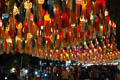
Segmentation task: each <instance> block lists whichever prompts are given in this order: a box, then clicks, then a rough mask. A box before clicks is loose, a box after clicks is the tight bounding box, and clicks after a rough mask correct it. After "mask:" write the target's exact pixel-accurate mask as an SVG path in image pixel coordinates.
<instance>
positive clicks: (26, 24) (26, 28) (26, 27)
mask: <svg viewBox="0 0 120 80" xmlns="http://www.w3.org/2000/svg"><path fill="white" fill-rule="evenodd" d="M27 33H28V22H27V21H26V22H25V24H24V35H25V36H26V35H27Z"/></svg>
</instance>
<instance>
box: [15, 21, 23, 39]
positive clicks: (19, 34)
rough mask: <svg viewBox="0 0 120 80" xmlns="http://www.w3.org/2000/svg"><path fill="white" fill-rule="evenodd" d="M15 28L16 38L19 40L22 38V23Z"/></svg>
mask: <svg viewBox="0 0 120 80" xmlns="http://www.w3.org/2000/svg"><path fill="white" fill-rule="evenodd" d="M16 28H17V36H18V37H20V38H21V37H22V32H21V29H22V23H21V22H20V23H19V24H18V26H17V27H16Z"/></svg>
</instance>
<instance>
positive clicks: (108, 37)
mask: <svg viewBox="0 0 120 80" xmlns="http://www.w3.org/2000/svg"><path fill="white" fill-rule="evenodd" d="M37 3H38V13H37V15H38V23H37V24H36V23H35V21H34V15H33V14H32V13H31V8H32V3H31V2H30V0H27V1H26V2H25V3H24V8H25V9H26V16H25V22H24V23H22V22H18V23H17V19H15V16H16V15H17V14H18V11H19V10H18V8H17V7H16V4H15V5H14V9H13V17H12V19H10V20H9V24H8V25H7V26H5V28H4V26H3V23H2V20H1V19H0V53H1V54H3V53H4V52H5V53H10V52H11V53H16V52H19V53H21V54H22V53H26V54H29V55H34V56H38V57H40V58H44V59H51V60H60V61H68V60H73V61H82V62H94V63H100V62H106V61H110V60H114V59H117V58H118V56H119V51H118V50H117V48H116V43H115V35H116V24H115V23H114V22H113V21H111V20H110V18H109V13H108V11H107V9H106V8H105V0H76V1H75V0H62V3H61V5H62V6H61V5H60V4H59V1H57V0H55V1H54V0H48V5H49V10H46V11H45V10H44V9H43V8H42V5H43V4H44V0H38V1H37ZM16 29H17V30H16Z"/></svg>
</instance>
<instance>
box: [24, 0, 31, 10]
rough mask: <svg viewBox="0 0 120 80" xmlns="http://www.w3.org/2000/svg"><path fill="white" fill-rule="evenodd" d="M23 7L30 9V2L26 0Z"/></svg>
mask: <svg viewBox="0 0 120 80" xmlns="http://www.w3.org/2000/svg"><path fill="white" fill-rule="evenodd" d="M24 8H26V9H31V8H32V3H31V2H30V1H29V0H27V1H26V2H25V3H24Z"/></svg>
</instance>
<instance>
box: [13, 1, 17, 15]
mask: <svg viewBox="0 0 120 80" xmlns="http://www.w3.org/2000/svg"><path fill="white" fill-rule="evenodd" d="M17 14H18V8H17V5H16V3H15V4H14V8H13V15H14V16H15V15H17Z"/></svg>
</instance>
